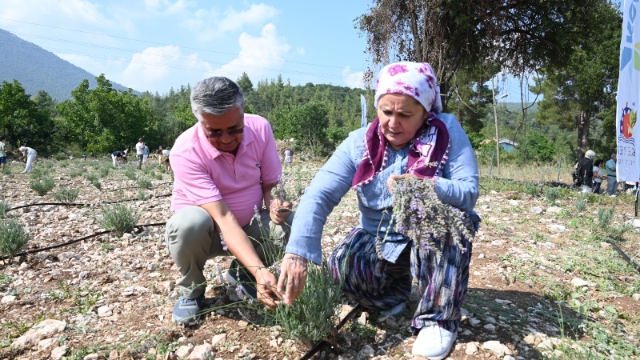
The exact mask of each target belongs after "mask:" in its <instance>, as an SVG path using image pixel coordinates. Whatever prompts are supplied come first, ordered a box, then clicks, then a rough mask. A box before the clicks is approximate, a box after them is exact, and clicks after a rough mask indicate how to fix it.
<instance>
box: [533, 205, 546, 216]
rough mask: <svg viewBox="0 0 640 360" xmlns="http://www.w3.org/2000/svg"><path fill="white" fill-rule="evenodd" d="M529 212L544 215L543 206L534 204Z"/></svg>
mask: <svg viewBox="0 0 640 360" xmlns="http://www.w3.org/2000/svg"><path fill="white" fill-rule="evenodd" d="M529 212H530V213H532V214H534V215H542V213H544V210H542V208H540V207H537V206H534V207H532V208H531V209H529Z"/></svg>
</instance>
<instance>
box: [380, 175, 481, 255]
mask: <svg viewBox="0 0 640 360" xmlns="http://www.w3.org/2000/svg"><path fill="white" fill-rule="evenodd" d="M393 196H394V198H393V220H394V221H395V226H396V230H397V231H398V232H400V233H403V234H405V235H407V236H408V237H409V238H411V239H413V240H414V241H416V242H418V244H419V245H420V246H421V247H422V248H423V249H425V250H432V249H433V250H434V251H436V253H438V254H440V253H441V252H442V249H441V248H440V247H438V246H437V245H436V242H435V240H436V239H440V240H445V239H447V237H448V236H450V237H451V239H452V241H455V243H456V244H457V245H458V246H459V247H460V248H461V249H462V251H463V252H465V251H466V250H467V249H466V246H464V245H463V244H462V237H464V238H466V239H467V240H469V241H471V240H472V239H473V237H474V236H475V232H474V231H473V224H472V223H471V220H470V219H469V217H468V216H467V215H466V214H465V213H464V212H462V211H460V210H459V209H457V208H455V207H453V206H451V205H448V204H443V203H442V202H441V201H440V200H439V199H438V195H436V193H435V182H434V181H433V180H429V179H419V178H406V179H401V180H397V181H395V182H394V185H393ZM444 242H445V241H441V244H442V245H444ZM381 247H382V245H381V243H379V244H378V248H380V251H379V255H380V252H381Z"/></svg>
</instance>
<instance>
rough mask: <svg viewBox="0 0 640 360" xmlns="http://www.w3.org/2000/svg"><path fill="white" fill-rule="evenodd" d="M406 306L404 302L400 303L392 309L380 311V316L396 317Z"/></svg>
mask: <svg viewBox="0 0 640 360" xmlns="http://www.w3.org/2000/svg"><path fill="white" fill-rule="evenodd" d="M406 306H407V303H406V302H403V303H400V304H398V305H396V306H394V307H392V308H391V309H387V310H382V311H380V315H384V316H388V315H398V314H400V313H401V312H402V311H403V310H404V308H405V307H406Z"/></svg>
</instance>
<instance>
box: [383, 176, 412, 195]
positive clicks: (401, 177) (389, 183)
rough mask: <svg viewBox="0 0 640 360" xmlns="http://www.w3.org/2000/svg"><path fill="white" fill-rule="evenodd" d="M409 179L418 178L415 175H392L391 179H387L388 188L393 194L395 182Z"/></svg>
mask: <svg viewBox="0 0 640 360" xmlns="http://www.w3.org/2000/svg"><path fill="white" fill-rule="evenodd" d="M409 178H417V176H416V175H414V174H403V175H391V176H389V179H387V188H388V189H389V193H390V194H393V182H394V181H397V180H401V179H409Z"/></svg>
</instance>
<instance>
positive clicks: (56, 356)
mask: <svg viewBox="0 0 640 360" xmlns="http://www.w3.org/2000/svg"><path fill="white" fill-rule="evenodd" d="M66 353H67V347H66V346H64V345H63V346H58V347H57V348H55V349H53V351H51V358H52V359H53V360H60V359H62V357H63V356H64V354H66Z"/></svg>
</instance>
